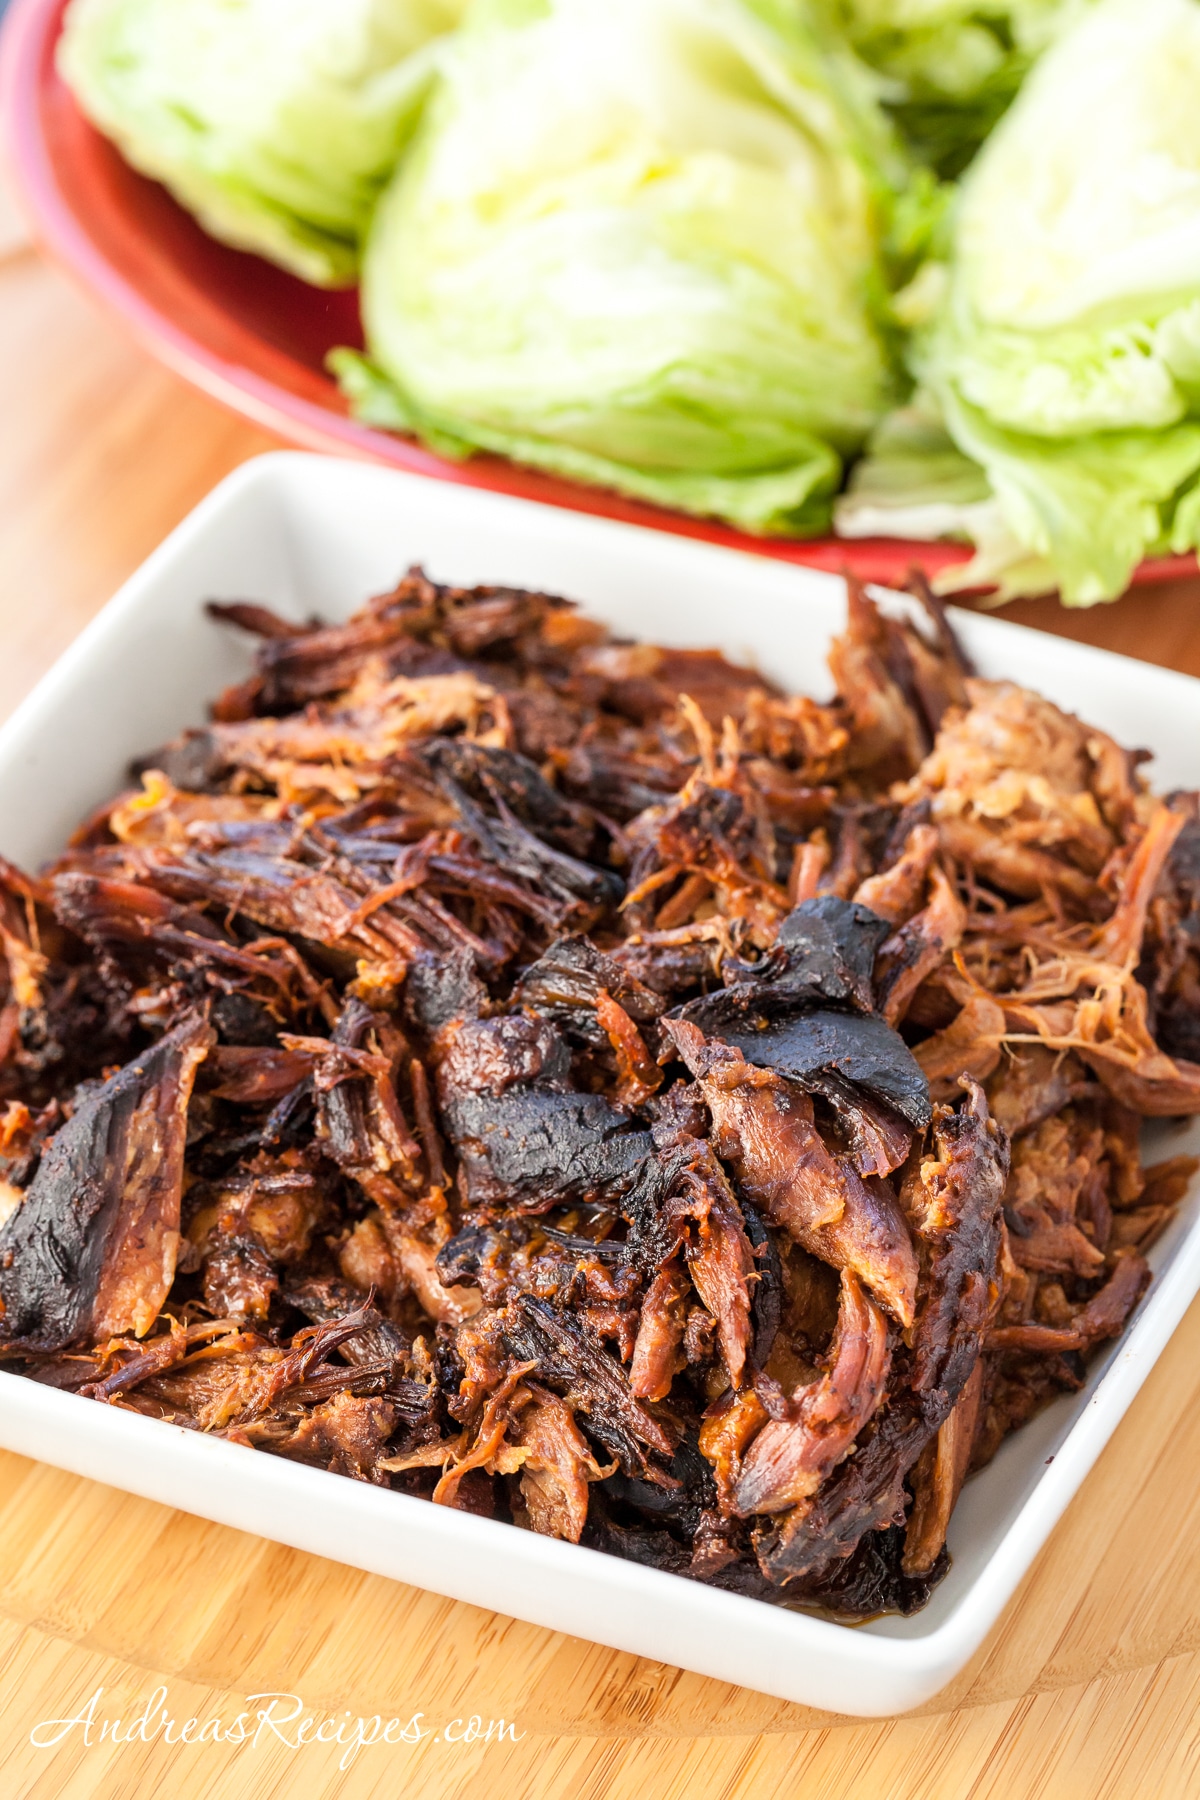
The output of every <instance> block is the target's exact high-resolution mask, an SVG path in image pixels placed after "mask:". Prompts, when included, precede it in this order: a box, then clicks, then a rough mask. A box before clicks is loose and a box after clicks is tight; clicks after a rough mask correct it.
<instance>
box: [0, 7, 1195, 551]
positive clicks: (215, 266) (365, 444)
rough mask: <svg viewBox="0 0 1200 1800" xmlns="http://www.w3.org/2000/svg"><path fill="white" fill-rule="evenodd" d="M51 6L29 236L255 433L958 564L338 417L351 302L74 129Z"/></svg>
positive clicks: (684, 524)
mask: <svg viewBox="0 0 1200 1800" xmlns="http://www.w3.org/2000/svg"><path fill="white" fill-rule="evenodd" d="M65 5H66V0H12V4H11V5H10V7H9V10H8V14H7V17H6V20H5V24H4V29H3V33H2V34H0V105H2V106H3V109H4V112H5V114H6V116H7V120H8V133H9V142H10V147H11V151H12V158H13V164H14V167H15V170H16V174H17V177H18V179H19V182H20V186H21V188H22V190H23V193H24V197H25V200H26V202H27V204H28V206H29V210H30V212H31V214H32V217H33V222H34V225H35V227H36V229H37V232H38V234H39V236H40V238H41V240H42V242H43V243H44V244H45V245H46V247H47V248H48V249H49V250H51V251H52V252H53V253H54V255H55V256H57V257H58V258H59V259H60V260H61V261H62V262H64V263H65V264H66V265H67V267H68V268H69V269H70V270H72V271H73V272H74V274H76V275H77V276H79V277H80V278H81V279H82V280H83V281H84V282H85V283H86V285H87V286H88V287H89V288H90V289H91V290H92V291H93V292H94V293H96V294H98V295H99V296H100V298H101V299H102V300H105V301H107V303H108V304H109V305H110V306H111V307H112V308H113V309H114V310H115V311H116V312H118V313H119V314H120V315H121V317H122V318H123V319H124V321H125V322H126V324H127V325H128V326H129V327H130V328H131V330H132V331H133V332H134V333H135V334H136V335H137V337H138V338H139V339H140V340H141V342H142V343H143V344H144V345H145V346H146V348H147V349H148V350H150V351H152V352H153V354H154V355H155V356H157V357H159V358H160V359H161V361H163V362H165V363H166V364H168V366H169V367H170V368H172V369H174V370H175V371H176V373H177V374H179V375H182V376H183V377H184V378H185V379H186V380H188V381H191V382H193V383H194V384H195V385H196V386H197V387H199V388H202V389H203V390H204V391H205V393H207V394H211V395H212V396H213V397H214V399H217V400H221V401H223V402H224V404H225V405H226V406H230V407H232V408H233V409H234V411H235V412H240V413H243V414H245V416H246V417H247V418H249V419H253V420H254V421H255V423H256V424H258V425H264V426H266V427H267V428H268V430H271V431H274V432H277V433H278V434H279V435H280V436H281V437H285V438H290V439H292V440H293V441H294V442H295V443H298V444H303V445H305V446H306V447H307V448H309V449H312V450H324V451H333V452H338V453H341V454H342V455H351V456H364V457H368V458H370V459H371V460H372V461H375V462H382V463H391V464H393V465H395V466H396V467H398V468H402V469H411V470H415V471H416V472H417V473H419V474H422V475H434V476H437V477H438V478H439V479H440V480H442V481H459V482H464V483H466V484H467V485H468V486H469V487H482V488H494V489H496V490H498V491H499V492H501V493H506V494H518V495H521V496H523V497H524V498H527V499H530V500H541V501H545V502H548V503H549V504H550V505H552V506H566V507H571V508H574V509H575V510H576V511H579V512H588V513H599V514H601V515H603V516H604V517H606V518H611V519H627V520H629V521H631V522H632V523H634V524H637V525H651V526H654V527H656V528H657V529H658V530H660V531H674V532H678V533H681V534H682V535H683V536H686V537H695V538H706V539H708V540H709V541H710V542H712V543H717V544H729V545H733V546H735V547H736V548H738V549H741V550H753V551H755V552H756V553H757V554H758V555H760V556H772V557H775V558H777V559H778V560H780V561H783V562H795V563H806V564H808V565H809V566H811V567H815V568H821V569H835V570H841V569H847V568H848V569H850V570H853V571H854V573H856V574H858V575H859V576H861V577H862V578H863V579H864V580H869V581H880V582H891V583H896V582H898V581H901V580H903V578H904V575H905V573H906V571H907V570H908V569H910V568H912V566H913V565H914V563H916V564H919V565H920V566H921V567H922V568H924V569H925V570H927V571H928V572H930V573H933V572H934V571H935V570H939V569H943V568H945V567H947V566H948V565H951V564H954V563H957V562H961V561H962V560H963V557H964V555H965V554H966V552H965V551H964V549H963V547H962V546H961V545H954V544H933V543H925V544H916V543H912V542H909V541H907V540H905V539H899V538H863V539H847V540H843V539H840V538H810V539H808V540H806V541H805V542H803V543H800V542H796V541H794V540H786V541H785V540H782V539H779V538H758V537H751V536H748V535H747V534H745V533H743V532H740V531H734V530H732V529H731V528H730V527H728V526H724V525H716V524H712V523H709V522H707V521H704V520H700V519H692V518H688V517H686V516H684V515H682V514H679V513H673V512H668V511H665V510H663V509H661V508H659V507H656V506H649V505H645V504H643V503H641V502H639V501H634V500H623V499H621V498H620V497H618V496H617V495H615V494H608V493H604V492H602V491H597V490H596V489H592V488H585V487H579V486H577V485H576V484H575V483H574V482H568V481H560V480H557V479H556V478H555V477H553V476H550V475H541V474H537V473H534V472H533V471H531V470H527V469H520V468H517V467H516V465H515V464H513V463H509V462H505V461H504V460H503V459H502V458H499V457H491V456H479V457H474V458H472V460H471V461H470V462H467V463H465V464H459V463H453V462H447V461H446V460H445V459H444V458H442V457H440V456H434V455H433V454H432V452H430V451H428V450H424V449H422V448H421V446H420V445H419V444H416V443H413V442H412V441H411V440H409V439H407V438H401V437H395V436H393V435H392V434H391V433H389V432H385V431H376V430H374V429H373V428H372V427H370V426H367V425H360V424H358V423H357V422H356V421H355V420H353V419H351V418H350V417H349V416H348V414H347V410H346V405H345V402H344V400H343V399H342V396H341V394H340V393H339V391H338V388H337V385H336V383H335V382H334V381H333V380H331V378H330V377H329V376H328V375H327V374H326V373H325V369H324V358H325V353H326V351H328V350H330V349H332V348H333V346H334V345H335V344H354V345H359V346H361V343H362V328H361V325H360V322H359V316H358V301H357V296H356V295H355V294H354V293H327V292H325V291H324V290H323V289H320V288H313V287H308V286H306V284H305V283H304V282H302V281H298V280H296V279H295V277H294V276H291V275H286V274H284V273H283V271H282V270H280V269H276V268H275V267H274V266H273V265H272V264H270V263H266V262H263V261H262V260H261V259H260V258H259V257H256V256H248V255H245V254H243V253H242V252H240V251H237V250H229V249H227V248H226V247H225V246H224V245H223V244H218V243H215V242H214V241H213V239H212V238H209V237H206V236H205V234H204V232H202V231H201V230H200V227H199V226H198V225H197V224H196V223H195V221H194V220H193V219H192V218H191V217H190V215H189V214H187V213H186V212H184V211H183V209H182V208H181V207H179V206H177V205H176V204H175V202H174V201H173V200H172V199H171V197H170V195H169V194H168V193H167V191H166V189H165V188H162V187H160V186H159V185H158V184H157V183H156V182H153V181H147V180H146V179H145V178H144V177H143V176H141V175H138V174H135V172H134V171H133V170H132V169H131V168H129V167H128V166H127V164H125V163H124V162H123V161H122V160H121V158H120V156H119V155H118V154H117V152H116V150H114V149H113V147H112V145H111V144H109V143H108V141H107V140H106V139H105V138H103V137H101V136H100V135H99V133H98V132H96V131H94V130H93V129H92V127H91V126H90V125H89V124H88V123H87V121H86V120H85V119H84V117H83V115H82V114H81V113H80V111H79V109H78V107H77V106H76V105H75V102H74V100H73V99H72V97H71V94H70V93H69V91H68V89H67V88H66V86H65V85H64V83H63V82H62V81H61V80H60V79H59V77H58V74H57V71H56V70H55V67H54V45H55V42H56V40H57V37H58V33H59V28H60V24H61V19H62V14H63V11H64V9H65ZM1196 567H1197V563H1196V558H1195V556H1194V555H1189V556H1173V557H1163V558H1159V559H1157V560H1155V561H1152V562H1147V563H1144V564H1143V565H1142V567H1141V568H1140V569H1139V570H1138V571H1137V574H1136V575H1135V577H1134V580H1135V581H1138V582H1143V581H1162V580H1169V579H1171V578H1172V577H1175V576H1179V575H1190V574H1194V573H1195V572H1196Z"/></svg>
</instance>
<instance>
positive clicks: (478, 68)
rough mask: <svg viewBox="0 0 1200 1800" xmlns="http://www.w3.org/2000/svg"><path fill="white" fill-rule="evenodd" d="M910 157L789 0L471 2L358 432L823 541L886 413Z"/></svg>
mask: <svg viewBox="0 0 1200 1800" xmlns="http://www.w3.org/2000/svg"><path fill="white" fill-rule="evenodd" d="M900 173H901V165H900V163H899V160H898V158H897V155H896V152H895V150H894V148H893V144H892V139H891V137H890V134H889V131H888V129H887V127H886V125H885V123H884V121H883V118H882V115H881V114H880V113H879V111H878V109H877V107H876V105H875V102H874V98H873V94H872V91H871V87H870V83H869V81H868V80H867V78H866V77H865V75H864V72H863V71H862V69H861V67H860V66H859V65H858V64H857V63H856V62H855V61H854V59H853V58H852V57H851V56H850V55H849V53H847V52H846V51H845V50H844V48H841V47H839V46H837V45H835V44H832V43H828V42H825V41H823V40H821V39H819V38H818V37H817V36H816V35H814V32H813V30H812V29H811V28H810V27H809V26H808V25H806V24H805V23H804V22H803V21H802V19H801V17H800V15H799V11H798V9H796V8H794V7H793V5H792V4H791V0H604V4H603V5H597V4H596V3H595V0H477V4H476V5H475V6H474V7H473V8H472V10H471V11H470V13H469V15H468V18H467V21H466V23H465V25H464V27H463V29H462V31H461V32H460V33H459V34H458V36H457V37H456V38H455V39H454V40H453V42H452V43H451V45H450V46H449V48H448V50H447V52H446V54H445V56H444V58H443V59H442V79H441V82H440V85H439V89H438V92H437V93H436V95H435V97H434V99H433V100H432V101H431V103H430V106H429V108H428V111H427V114H426V116H425V119H424V121H423V123H422V126H421V128H420V131H419V134H418V136H417V138H416V140H415V142H414V144H413V145H412V147H411V149H410V150H409V152H408V153H407V154H406V156H405V158H404V160H403V162H402V163H401V166H400V168H399V170H398V172H397V174H396V177H395V179H394V181H393V183H392V185H391V186H390V188H389V189H388V190H387V192H386V193H385V195H384V197H383V199H382V201H381V203H380V206H379V209H378V212H377V214H376V217H375V221H374V224H373V226H372V229H371V233H370V236H369V238H368V241H367V246H366V250H365V255H364V266H363V289H362V297H363V316H364V322H365V326H366V333H367V342H368V346H369V356H368V357H367V358H365V359H364V358H359V357H357V356H355V355H353V354H352V353H350V352H345V351H343V352H339V353H337V354H336V355H335V359H334V366H335V367H336V369H337V370H338V373H339V375H340V377H341V379H342V381H343V384H344V385H345V387H346V389H347V391H348V393H349V394H350V396H351V399H352V401H353V403H354V405H355V407H356V409H357V410H358V412H359V413H360V416H363V417H365V418H369V419H371V420H373V421H374V422H376V423H382V424H387V425H390V426H393V427H394V428H396V429H400V430H407V431H412V432H415V433H417V434H419V435H420V436H421V437H422V438H424V439H425V441H427V442H429V443H431V444H434V445H436V446H437V447H438V448H439V449H440V450H442V451H443V452H450V453H453V454H459V455H466V454H468V453H469V452H471V451H472V450H488V451H495V452H499V453H502V454H504V455H506V456H509V457H511V458H513V459H514V460H516V461H518V462H521V463H525V464H529V465H531V466H534V467H537V468H541V469H545V470H549V471H552V472H554V473H557V474H562V475H566V476H569V477H572V478H574V479H577V480H582V481H588V482H594V483H599V484H602V485H604V486H607V487H611V488H615V489H618V490H619V491H621V492H623V493H626V494H630V495H634V496H637V497H640V498H645V499H650V500H653V501H657V502H660V503H662V504H665V505H669V506H675V507H679V508H682V509H684V510H687V511H691V512H695V513H701V514H709V515H714V516H717V517H720V518H724V519H728V520H731V521H733V522H734V523H736V524H738V525H740V526H742V527H743V528H744V529H747V530H751V531H759V532H805V531H813V530H817V529H820V528H821V527H822V526H823V525H824V524H826V523H827V520H828V517H829V505H830V497H831V495H832V494H833V492H834V491H835V490H836V487H837V485H838V481H839V479H840V470H841V456H842V455H843V454H845V453H846V452H852V451H854V450H856V449H857V448H858V447H859V446H860V445H861V444H862V442H863V440H864V438H865V437H866V435H867V433H868V432H869V431H870V429H871V427H872V426H873V424H874V423H875V421H876V420H877V419H878V417H879V416H880V414H881V413H882V411H883V410H884V409H885V407H886V405H887V404H888V402H889V400H890V398H891V397H892V395H893V391H894V385H893V371H892V366H891V360H890V356H889V349H888V345H887V343H886V342H885V329H884V327H883V325H882V323H881V321H882V320H883V317H884V313H885V308H886V298H885V288H884V278H883V263H882V255H883V252H882V239H883V234H884V232H885V230H886V228H887V226H888V223H889V216H890V214H889V208H890V205H891V200H892V197H893V193H894V189H895V185H896V184H897V183H898V181H899V177H900Z"/></svg>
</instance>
